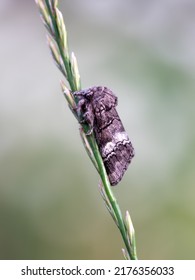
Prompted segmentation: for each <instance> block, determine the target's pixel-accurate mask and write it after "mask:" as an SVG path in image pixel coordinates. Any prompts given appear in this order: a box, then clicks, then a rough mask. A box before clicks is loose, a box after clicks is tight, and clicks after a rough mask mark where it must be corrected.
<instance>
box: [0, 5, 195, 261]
mask: <svg viewBox="0 0 195 280" xmlns="http://www.w3.org/2000/svg"><path fill="white" fill-rule="evenodd" d="M60 9H61V11H62V13H63V15H64V19H65V23H66V27H67V30H68V35H69V44H70V49H71V50H74V52H75V54H76V56H77V59H78V63H79V70H80V74H81V79H82V87H83V88H87V87H89V86H93V85H106V86H108V87H109V88H111V89H112V90H113V91H114V92H115V93H116V94H117V96H118V98H119V105H118V112H119V114H120V116H121V119H122V120H123V124H124V126H125V128H126V130H127V132H128V134H129V136H130V138H131V140H132V143H133V145H134V147H135V151H136V156H135V158H134V159H133V161H132V164H131V166H130V167H129V169H128V171H127V173H126V175H125V177H124V179H123V181H122V182H121V183H120V184H119V185H118V186H117V187H114V192H115V194H116V196H117V199H118V202H119V204H120V205H121V207H122V211H123V213H125V211H126V210H127V209H128V210H129V212H130V214H131V217H132V220H133V224H134V227H135V230H136V239H137V251H138V257H139V258H140V259H195V199H194V197H195V129H194V121H195V75H194V73H195V47H194V45H195V2H194V1H193V0H183V1H182V0H173V1H170V0H159V1H153V0H148V1H145V0H124V1H120V0H112V1H111V0H106V1H105V0H104V1H103V0H94V1H90V0H83V1H79V0H71V1H68V0H64V1H60ZM0 34H1V44H0V61H1V62H0V77H1V78H0V259H122V258H123V257H122V253H121V247H122V246H123V243H122V241H121V237H120V234H119V232H118V230H117V228H116V227H115V225H114V223H113V221H112V219H111V217H110V216H109V214H108V212H107V210H106V208H105V206H104V203H103V201H102V198H101V196H100V194H99V191H98V180H99V179H98V175H97V173H96V171H95V169H94V168H93V166H92V164H91V162H90V160H89V159H88V157H87V155H86V152H85V150H84V148H83V146H82V143H81V140H80V137H79V132H78V124H77V122H76V120H75V118H74V117H73V115H72V114H71V112H70V110H69V109H68V107H67V104H66V101H65V99H64V97H63V94H62V93H61V89H60V86H59V79H60V78H62V76H61V74H60V72H59V71H58V70H57V68H56V67H55V65H54V63H53V61H52V58H51V56H50V53H49V49H48V47H47V44H46V39H45V29H44V27H43V24H42V22H41V20H40V17H39V12H38V9H37V7H36V5H35V3H34V1H30V0H29V1H26V0H23V1H22V0H17V1H16V0H1V2H0Z"/></svg>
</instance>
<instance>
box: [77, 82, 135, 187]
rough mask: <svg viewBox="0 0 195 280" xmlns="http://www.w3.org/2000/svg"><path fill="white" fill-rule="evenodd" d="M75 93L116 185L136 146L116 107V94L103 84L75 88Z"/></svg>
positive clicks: (80, 113)
mask: <svg viewBox="0 0 195 280" xmlns="http://www.w3.org/2000/svg"><path fill="white" fill-rule="evenodd" d="M74 96H75V97H76V98H77V100H78V104H77V109H76V110H77V114H78V115H79V116H81V115H82V121H83V122H85V123H86V124H88V125H89V127H90V129H91V131H90V132H92V131H93V132H94V135H95V138H96V141H97V144H98V147H99V151H100V154H101V156H102V159H103V162H104V165H105V168H106V172H107V174H108V178H109V181H110V184H111V185H112V186H114V185H116V184H118V182H119V181H120V180H121V179H122V177H123V175H124V173H125V171H126V170H127V167H128V165H129V163H130V162H131V160H132V158H133V157H134V148H133V146H132V144H131V142H130V140H129V137H128V135H127V133H126V131H125V129H124V127H123V124H122V122H121V119H120V117H119V115H118V113H117V111H116V106H117V97H116V96H115V95H114V93H113V92H112V91H111V90H110V89H108V88H107V87H102V86H97V87H91V88H89V89H85V90H81V91H77V92H74ZM90 132H89V133H90Z"/></svg>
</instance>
